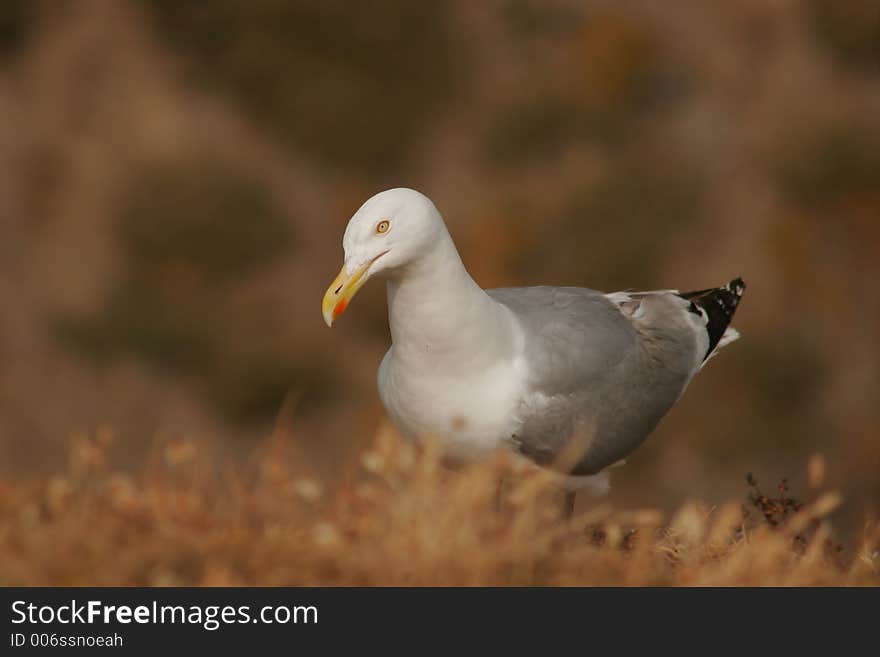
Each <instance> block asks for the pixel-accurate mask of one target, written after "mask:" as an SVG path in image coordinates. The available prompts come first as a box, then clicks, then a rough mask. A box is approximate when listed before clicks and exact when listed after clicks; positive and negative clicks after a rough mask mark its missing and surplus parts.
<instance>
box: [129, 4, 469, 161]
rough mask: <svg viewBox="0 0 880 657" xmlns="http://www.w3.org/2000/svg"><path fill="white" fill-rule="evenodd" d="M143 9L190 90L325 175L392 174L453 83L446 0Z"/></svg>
mask: <svg viewBox="0 0 880 657" xmlns="http://www.w3.org/2000/svg"><path fill="white" fill-rule="evenodd" d="M141 1H142V2H143V3H144V4H145V5H147V6H148V7H149V9H150V10H151V11H152V14H153V16H154V17H155V22H156V25H157V27H158V30H159V33H160V34H161V35H162V36H163V37H165V38H166V39H167V40H168V42H169V43H170V44H172V45H173V46H174V47H175V48H176V49H177V50H178V52H180V53H182V54H183V55H184V56H185V57H187V58H188V60H189V62H190V63H191V65H192V66H191V73H192V77H193V78H194V79H196V80H197V81H200V82H203V83H204V84H206V85H209V86H211V87H213V88H215V89H219V90H221V91H224V92H227V93H229V94H231V95H232V96H234V97H235V99H236V100H237V101H238V103H239V105H240V106H241V107H243V108H244V109H245V110H246V111H247V112H248V113H249V114H250V115H251V116H252V117H253V118H254V119H256V120H257V121H258V122H259V123H260V124H261V125H265V126H267V128H268V129H269V130H270V131H271V132H272V133H274V134H275V135H276V136H278V137H279V138H281V139H282V140H283V141H284V142H285V143H286V144H287V145H288V146H290V147H292V148H295V149H297V150H302V151H303V152H305V153H306V154H307V155H309V156H311V157H313V158H315V159H317V160H318V161H319V162H322V163H323V164H325V165H328V166H332V167H348V168H354V169H357V170H359V171H362V172H364V173H366V174H369V173H373V172H375V173H387V172H388V171H393V170H394V168H395V167H397V166H399V165H401V163H402V162H403V161H404V160H405V159H406V156H407V155H408V154H409V152H410V150H411V147H412V146H413V144H414V142H415V141H416V140H417V138H418V137H419V136H421V135H422V134H424V126H425V123H426V120H427V119H428V118H430V117H431V116H433V115H434V114H436V113H438V112H442V111H444V110H445V109H446V108H448V107H449V105H450V102H451V101H452V100H453V96H454V95H455V92H456V90H457V89H458V87H459V80H460V78H461V77H462V75H461V74H462V69H461V67H459V66H458V63H459V62H460V61H461V49H460V48H459V47H458V44H457V42H456V40H455V38H454V29H453V27H452V25H451V20H450V11H449V9H450V4H451V3H450V2H448V1H446V0H444V1H440V2H425V3H422V2H408V1H407V0H379V1H378V2H370V3H358V2H334V1H328V2H311V1H304V0H299V1H291V0H254V1H252V2H238V1H237V0H217V1H215V2H210V3H208V2H178V1H177V0H141Z"/></svg>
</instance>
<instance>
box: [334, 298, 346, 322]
mask: <svg viewBox="0 0 880 657" xmlns="http://www.w3.org/2000/svg"><path fill="white" fill-rule="evenodd" d="M347 307H348V303H347V302H346V301H345V299H340V300H339V302H338V303H337V304H336V307H335V308H333V319H336V318H337V317H339V316H340V315H341V314H342V313H344V312H345V309H346V308H347Z"/></svg>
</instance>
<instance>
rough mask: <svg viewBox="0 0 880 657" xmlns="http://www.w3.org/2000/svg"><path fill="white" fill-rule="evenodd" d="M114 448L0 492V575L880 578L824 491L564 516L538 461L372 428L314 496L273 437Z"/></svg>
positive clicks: (93, 439)
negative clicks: (221, 462)
mask: <svg viewBox="0 0 880 657" xmlns="http://www.w3.org/2000/svg"><path fill="white" fill-rule="evenodd" d="M114 443H115V441H114V436H113V434H110V433H108V432H107V431H106V430H105V431H103V432H99V433H98V434H97V435H95V436H86V435H80V436H77V437H76V439H75V440H74V442H73V445H72V449H71V452H70V462H69V466H68V468H67V469H66V470H65V471H64V472H63V473H60V474H59V475H58V476H55V477H53V478H50V479H49V480H47V481H45V482H41V483H39V484H37V485H31V486H28V485H25V484H17V485H4V486H2V487H0V521H2V524H0V557H2V558H0V584H4V585H22V584H31V585H34V584H38V585H56V586H57V585H68V586H75V585H83V584H89V585H102V586H239V585H264V586H277V585H316V584H318V585H349V586H351V585H358V586H366V585H397V586H400V585H404V586H413V585H415V586H418V585H434V586H450V585H458V586H473V585H494V586H508V585H515V586H571V585H600V586H604V585H617V586H620V585H638V586H657V585H678V586H731V585H749V586H878V585H880V528H878V527H877V526H876V524H869V525H867V526H865V527H864V528H863V531H862V532H861V534H860V536H858V537H857V538H856V539H855V540H854V543H853V544H852V545H849V546H845V545H842V544H837V543H835V542H834V541H833V540H832V528H831V523H830V521H829V518H828V517H829V515H830V514H831V513H832V512H833V511H834V510H835V509H836V508H837V507H838V506H839V504H840V501H841V500H840V495H839V494H838V493H836V492H834V491H826V492H820V491H819V490H814V491H812V492H811V493H810V499H809V500H807V501H803V502H802V501H799V500H794V499H793V498H791V497H790V495H789V491H788V489H787V488H786V487H784V486H780V491H779V494H778V497H771V496H767V495H764V494H762V493H760V491H759V489H758V488H757V484H756V483H755V482H752V487H753V492H752V493H751V494H750V504H749V506H748V507H746V506H744V505H743V504H742V503H737V502H736V501H732V502H728V503H725V504H723V505H720V506H718V507H716V508H711V509H710V508H706V507H705V506H704V505H702V504H700V503H698V502H694V501H689V502H687V503H685V504H683V505H682V506H681V508H679V509H678V510H677V511H676V512H675V513H674V514H672V515H671V517H668V518H666V517H664V515H663V514H662V513H661V512H659V511H657V510H655V509H640V510H635V511H626V512H622V511H614V510H613V509H611V508H610V507H609V506H608V505H597V506H594V507H593V508H591V509H590V510H589V511H587V512H585V513H580V514H577V515H576V516H574V517H573V518H572V519H571V520H569V521H563V520H561V518H560V512H561V510H562V509H561V504H560V502H561V496H560V490H559V489H558V488H557V487H556V486H555V485H554V484H553V482H552V475H550V474H549V473H548V472H547V471H546V470H539V469H538V468H536V467H534V466H532V465H531V464H530V463H528V462H526V461H524V460H523V459H518V458H514V457H512V456H511V455H510V454H509V453H508V454H504V453H500V454H497V455H496V458H493V459H490V460H489V461H488V462H486V463H482V464H478V465H476V466H473V467H470V468H466V469H464V470H462V471H458V472H453V471H450V470H448V469H447V468H446V467H444V466H443V465H442V464H441V462H440V459H438V453H437V452H436V451H435V450H434V449H432V448H431V447H432V446H430V445H429V446H427V449H416V448H415V447H414V446H413V445H412V444H411V443H403V442H401V441H400V440H399V439H397V438H395V437H394V436H393V434H391V433H390V432H388V431H383V432H380V433H379V434H378V435H377V437H376V440H375V442H374V443H373V444H372V445H371V446H370V449H369V450H368V451H365V452H364V453H363V454H362V455H361V458H360V463H359V464H358V467H357V468H356V469H354V470H352V471H351V472H350V474H349V475H348V476H346V477H345V479H344V481H343V482H342V483H341V484H337V485H335V486H333V488H332V489H331V490H327V489H326V488H325V487H324V486H322V485H321V484H320V483H319V482H318V481H316V480H315V479H314V478H311V477H309V476H305V475H302V474H300V475H297V474H296V473H295V472H293V471H291V470H290V469H289V468H288V467H287V466H286V465H285V459H284V452H285V451H286V449H288V447H289V444H288V443H287V441H286V440H285V439H283V438H276V439H274V440H271V441H269V442H268V443H267V445H266V446H265V447H264V449H263V450H261V451H260V452H258V453H256V454H255V455H254V456H255V458H253V459H250V460H249V461H248V462H247V463H239V464H238V467H236V468H234V469H231V470H229V469H226V470H223V471H219V472H218V471H217V470H215V469H213V468H212V467H211V466H210V465H208V464H207V463H206V461H205V459H204V456H205V455H204V454H203V453H202V451H201V450H202V447H203V446H201V445H199V444H198V443H196V442H193V441H179V440H178V441H169V442H167V443H165V444H162V445H157V449H156V451H155V452H154V455H153V456H154V458H153V459H151V461H150V463H149V465H148V466H147V467H144V468H143V469H142V470H141V472H140V473H139V474H136V475H134V476H133V475H131V474H129V473H124V472H120V471H118V470H116V469H115V468H114V467H113V465H112V461H113V456H114V452H115V451H116V450H117V447H118V445H116V444H114ZM499 479H502V480H503V481H504V486H503V488H501V489H499V486H498V482H499ZM752 507H754V508H752ZM750 509H751V510H750ZM755 509H757V510H758V511H759V512H756V511H755ZM84 526H85V527H88V528H89V529H88V531H87V532H84V531H83V530H82V528H83V527H84ZM59 554H62V555H66V558H59Z"/></svg>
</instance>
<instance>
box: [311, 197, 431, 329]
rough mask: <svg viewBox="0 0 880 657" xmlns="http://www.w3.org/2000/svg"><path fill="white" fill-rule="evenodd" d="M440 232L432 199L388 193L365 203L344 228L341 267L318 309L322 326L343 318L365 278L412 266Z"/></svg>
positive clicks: (366, 279)
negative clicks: (343, 253) (322, 316)
mask: <svg viewBox="0 0 880 657" xmlns="http://www.w3.org/2000/svg"><path fill="white" fill-rule="evenodd" d="M445 230H446V228H445V226H444V224H443V220H442V219H441V218H440V213H439V212H437V208H435V207H434V204H433V203H432V202H431V199H429V198H428V197H427V196H425V195H424V194H420V193H419V192H417V191H415V190H412V189H405V188H398V189H389V190H387V191H384V192H379V193H378V194H376V195H375V196H373V197H372V198H370V199H369V200H368V201H367V202H366V203H364V204H363V205H362V206H361V207H360V209H359V210H358V211H357V212H355V213H354V216H353V217H352V218H351V219H350V220H349V222H348V226H347V227H346V228H345V235H344V236H343V238H342V248H343V249H344V250H345V261H344V263H343V265H342V269H341V270H340V272H339V275H338V276H337V277H336V279H335V280H334V281H333V282H332V283H331V284H330V287H328V288H327V292H326V293H325V294H324V301H323V303H322V308H321V309H322V311H323V313H324V321H325V322H326V323H327V326H332V325H333V322H334V321H335V320H336V318H337V317H339V315H341V314H342V313H343V312H345V309H346V307H347V306H348V304H349V303H350V302H351V299H352V298H353V297H354V295H355V294H357V291H358V290H359V289H361V287H363V285H364V283H366V282H367V281H368V280H369V279H370V278H372V277H373V276H375V275H376V274H379V273H386V274H393V273H394V272H397V271H400V270H401V269H403V268H405V267H406V266H407V265H409V264H411V263H413V262H415V261H417V260H418V259H419V258H421V257H422V256H423V255H424V254H426V253H428V252H429V251H430V250H431V248H432V246H434V245H435V244H436V243H437V238H438V237H439V236H440V235H441V234H442V233H443V232H444V231H445Z"/></svg>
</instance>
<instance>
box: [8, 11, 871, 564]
mask: <svg viewBox="0 0 880 657" xmlns="http://www.w3.org/2000/svg"><path fill="white" fill-rule="evenodd" d="M0 172H2V175H0V474H2V477H3V478H4V479H5V480H7V481H12V480H15V481H21V480H28V479H31V478H39V477H43V476H46V475H49V474H51V473H54V472H56V471H58V468H60V467H61V466H62V465H63V464H64V463H65V459H66V456H65V455H66V454H67V448H68V445H69V443H70V441H71V436H73V435H77V434H78V432H83V431H86V432H91V431H94V430H95V429H96V427H99V426H109V427H113V428H114V430H115V431H117V432H118V435H120V436H124V437H125V442H124V449H122V450H120V453H119V454H118V455H117V462H118V464H119V467H121V468H122V469H129V470H131V469H137V468H139V467H141V465H142V464H143V463H144V462H145V460H147V459H148V458H149V455H150V454H151V453H152V452H153V451H154V450H155V446H156V445H157V444H162V443H163V441H167V440H177V439H183V438H187V439H198V440H201V441H205V444H209V445H210V449H208V448H206V450H205V452H204V453H206V454H210V455H211V458H217V459H226V458H232V459H240V458H242V457H243V456H246V455H248V454H250V453H251V452H252V451H253V450H254V449H255V447H256V446H257V445H259V444H260V443H261V439H263V438H265V437H266V436H267V435H268V434H269V433H270V432H271V431H272V427H273V426H274V427H275V430H276V431H277V430H279V429H278V427H281V429H282V430H283V431H284V432H285V433H286V434H288V435H290V436H291V437H292V438H291V441H292V445H293V446H294V447H293V448H292V449H291V450H290V452H289V453H286V454H285V455H284V456H283V458H285V459H287V461H288V462H289V463H288V465H290V466H291V467H295V468H303V469H305V470H307V471H309V472H310V473H317V475H318V476H319V477H320V478H321V479H322V480H324V481H325V482H327V483H328V485H329V484H332V482H333V481H335V480H336V479H337V478H338V477H340V476H341V475H340V472H344V471H346V470H348V469H350V468H351V467H352V466H351V464H352V463H353V462H355V461H356V460H357V454H358V453H359V450H360V449H362V448H363V446H364V445H365V444H367V442H368V441H369V440H370V437H371V436H372V435H373V432H374V430H375V427H376V426H377V424H378V423H379V421H380V418H381V416H382V414H381V409H380V406H379V403H378V399H377V396H376V392H375V370H376V367H377V366H378V363H379V360H380V359H381V357H382V354H383V353H384V350H385V349H386V348H387V344H388V335H387V327H386V317H385V306H384V293H383V290H382V289H381V288H382V286H381V285H380V284H378V283H374V284H372V285H370V286H367V288H365V289H364V290H363V291H362V293H361V294H360V295H359V297H358V299H357V301H356V303H355V304H354V305H353V306H352V308H351V309H350V310H349V311H348V313H347V314H346V316H345V317H344V318H343V320H342V321H341V322H340V323H339V325H338V327H334V328H333V330H332V331H328V330H327V329H326V328H325V327H324V325H323V323H322V321H321V316H320V312H319V310H318V305H319V301H320V298H321V295H322V293H323V290H324V287H325V285H326V284H327V283H328V282H329V281H330V279H331V278H332V276H333V274H334V273H335V272H336V270H337V269H338V266H339V260H340V254H341V249H340V239H341V235H342V231H343V229H344V226H345V223H346V222H347V220H348V218H349V217H350V216H351V214H352V213H353V212H354V211H355V210H356V209H357V207H358V205H359V204H360V203H361V202H362V201H363V200H365V199H366V198H367V197H369V196H370V195H371V194H373V193H375V192H377V191H379V190H381V189H384V188H388V187H393V186H411V187H415V188H417V189H420V190H421V191H423V192H425V193H426V194H428V195H429V196H431V197H432V198H433V199H434V201H435V202H436V204H437V205H438V207H439V208H440V210H441V212H442V213H443V214H444V216H445V218H446V220H447V223H448V224H449V226H450V230H451V231H452V233H453V236H454V237H455V239H456V242H457V244H458V245H459V248H460V250H461V251H462V255H463V258H464V260H465V262H466V264H467V265H468V266H469V268H470V270H471V273H472V274H473V275H474V276H475V278H476V279H477V280H478V282H479V283H480V284H482V285H483V286H484V287H493V286H498V285H530V284H570V285H584V286H589V287H595V288H599V289H607V290H613V289H625V288H638V289H650V288H655V287H656V288H670V287H674V288H680V289H687V288H704V287H708V286H711V285H716V284H720V283H723V282H725V281H727V280H729V279H730V278H732V277H733V276H735V275H742V276H743V278H744V279H745V280H746V281H747V283H748V284H749V288H748V291H747V293H746V298H745V302H744V303H743V305H742V306H741V308H740V310H739V312H738V315H737V318H736V325H737V327H738V328H739V329H740V330H741V332H742V333H743V336H744V337H743V339H742V340H741V341H739V342H737V343H736V344H735V345H732V346H731V347H730V348H729V349H726V350H725V351H724V353H722V354H721V355H720V356H719V357H718V358H717V359H715V360H713V362H712V363H711V364H710V365H709V366H708V367H707V368H706V370H705V371H704V372H702V373H701V374H700V376H699V377H698V378H697V379H696V380H695V381H694V382H693V383H692V385H691V386H690V388H689V390H688V392H687V394H686V395H685V396H684V397H683V398H682V400H681V402H680V403H679V404H678V406H677V407H676V408H675V409H674V410H673V411H672V413H671V414H670V416H669V417H668V418H667V419H666V420H665V421H664V422H663V424H662V425H661V427H660V428H659V429H658V430H657V431H656V432H655V434H654V435H653V436H652V437H651V438H650V439H649V441H648V442H647V443H646V445H644V446H643V447H642V448H640V449H639V450H638V452H636V453H635V454H634V455H633V456H632V457H631V458H630V459H629V461H628V464H627V466H626V467H625V468H621V469H619V470H617V471H615V473H614V481H613V485H612V494H611V502H612V503H613V504H615V505H619V506H624V507H625V506H634V507H643V506H651V507H658V508H660V509H661V510H663V511H665V512H667V513H669V512H671V511H672V510H673V509H676V508H678V507H679V506H680V505H681V504H682V503H683V502H684V500H686V499H689V498H692V497H698V498H702V499H703V500H705V502H706V503H707V504H710V505H711V504H715V503H719V502H721V501H723V500H726V499H735V498H737V497H738V496H739V494H740V493H741V488H742V484H741V481H742V475H743V473H745V472H749V471H753V472H755V473H756V475H757V476H758V477H759V478H760V479H761V480H762V481H772V480H778V479H780V478H782V477H784V476H789V477H791V479H792V485H793V486H795V487H796V486H798V484H799V483H803V481H802V479H800V480H799V477H800V476H801V475H800V473H801V471H802V467H801V465H802V464H803V463H804V462H806V460H807V459H808V457H809V456H810V455H812V454H814V453H817V452H820V453H822V454H824V456H825V458H826V460H827V469H828V479H829V485H830V486H832V487H833V488H835V489H839V490H840V491H841V492H842V494H843V496H844V499H846V504H845V505H844V506H843V507H842V510H841V511H840V512H839V513H840V518H839V519H838V522H839V525H838V526H840V527H843V528H845V529H847V530H848V531H851V532H852V531H856V530H858V529H860V528H861V526H862V521H863V519H864V517H865V513H866V512H867V511H870V510H872V509H876V508H877V507H878V501H880V407H878V404H877V398H878V383H880V294H878V293H877V284H878V282H880V8H878V5H877V3H876V2H874V1H872V0H848V1H847V2H843V3H840V2H832V1H831V0H782V1H779V2H772V3H768V2H763V1H761V0H735V1H731V2H726V3H722V4H720V5H719V4H717V3H715V4H712V5H707V4H706V3H702V2H698V1H697V0H680V1H678V2H674V3H662V6H660V5H659V4H658V3H653V2H648V1H647V0H632V1H630V2H623V3H621V2H609V1H603V0H589V1H584V2H576V1H575V0H552V1H550V2H538V1H537V0H493V1H490V2H481V3H469V2H464V1H463V0H444V1H441V2H433V3H409V2H405V1H403V0H383V1H382V2H380V3H370V4H369V6H368V5H367V4H364V5H361V4H358V3H342V2H321V3H319V2H307V1H303V2H297V1H290V0H259V1H255V2H247V3H244V2H233V1H231V0H215V1H213V2H201V3H180V2H173V1H171V0H75V1H74V0H54V1H53V0H42V1H38V0H5V1H4V2H3V3H2V5H0ZM206 458H207V457H206ZM279 458H281V457H279ZM16 494H17V493H16ZM134 579H135V580H136V581H146V580H144V579H143V578H134ZM493 581H494V580H493ZM652 581H653V580H652Z"/></svg>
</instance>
